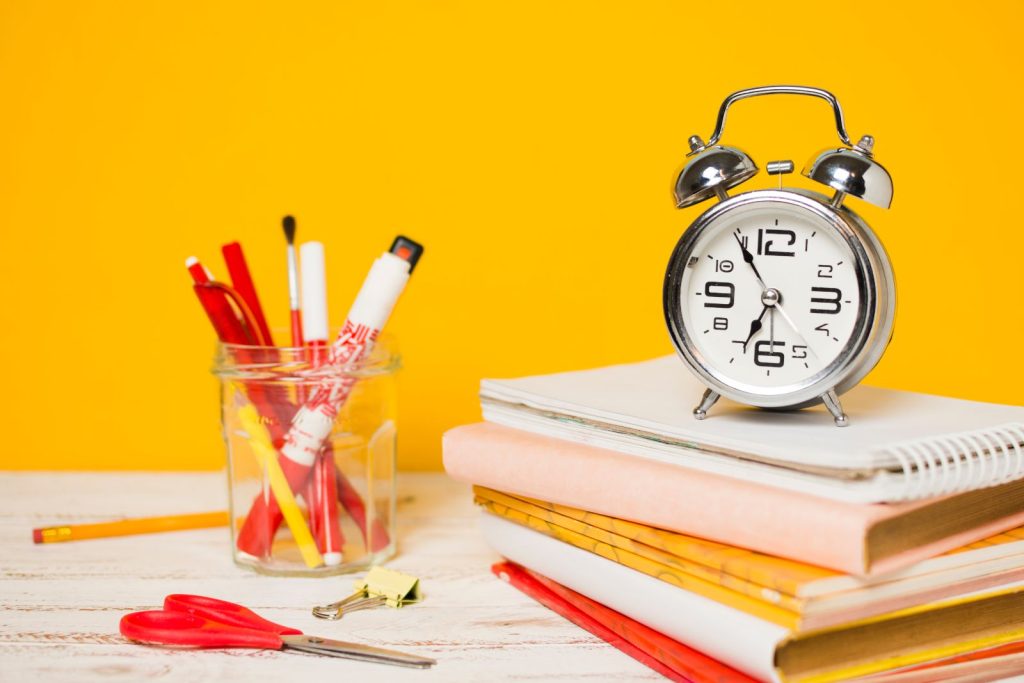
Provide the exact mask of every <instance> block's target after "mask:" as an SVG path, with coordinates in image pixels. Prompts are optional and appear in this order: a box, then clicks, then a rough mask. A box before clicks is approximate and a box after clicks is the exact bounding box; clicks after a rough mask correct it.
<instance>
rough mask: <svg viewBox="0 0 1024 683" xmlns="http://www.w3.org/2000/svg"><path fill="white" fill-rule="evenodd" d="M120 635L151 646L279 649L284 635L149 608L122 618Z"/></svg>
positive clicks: (182, 613) (194, 615) (282, 645)
mask: <svg viewBox="0 0 1024 683" xmlns="http://www.w3.org/2000/svg"><path fill="white" fill-rule="evenodd" d="M121 635H123V636H124V637H125V638H128V639H129V640H135V641H138V642H140V643H147V644H150V645H171V646H174V647H254V648H260V649H265V650H280V649H281V648H282V647H284V642H283V641H282V640H281V636H279V635H278V634H276V633H272V632H270V631H263V630H259V629H254V628H242V627H239V626H230V625H227V624H223V623H219V622H216V621H212V620H210V619H204V618H203V617H201V616H198V615H196V614H189V613H188V612H168V611H166V610H149V611H147V612H133V613H132V614H126V615H124V616H123V617H121Z"/></svg>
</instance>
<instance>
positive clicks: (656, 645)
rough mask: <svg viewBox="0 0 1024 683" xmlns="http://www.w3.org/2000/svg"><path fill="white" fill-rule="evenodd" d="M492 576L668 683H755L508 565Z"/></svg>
mask: <svg viewBox="0 0 1024 683" xmlns="http://www.w3.org/2000/svg"><path fill="white" fill-rule="evenodd" d="M491 571H492V572H494V574H495V576H497V577H498V578H500V579H502V580H503V581H507V582H508V583H510V584H512V585H513V586H514V587H515V588H517V589H519V590H520V591H522V592H523V593H525V594H526V595H528V596H530V597H531V598H533V599H534V600H536V601H537V602H539V603H540V604H542V605H544V606H545V607H547V608H548V609H550V610H552V611H553V612H555V613H557V614H559V615H561V616H563V617H565V618H566V619H568V620H569V621H571V622H572V623H574V624H576V625H577V626H579V627H580V628H583V629H585V630H587V631H589V632H590V633H592V634H594V635H595V636H597V637H598V638H600V639H601V640H604V641H605V642H606V643H608V644H609V645H612V646H614V647H616V648H617V649H619V650H621V651H622V652H625V653H626V654H627V655H629V656H630V657H632V658H633V659H635V660H637V661H638V662H640V663H642V664H645V665H646V666H648V667H650V668H652V669H654V670H655V671H657V672H658V673H660V674H661V675H663V676H665V677H666V678H668V679H670V680H673V681H688V682H690V683H752V682H753V681H754V680H755V679H753V678H750V677H749V676H747V675H746V674H743V673H740V672H739V671H736V670H735V669H733V668H731V667H729V666H726V665H725V664H722V663H721V662H719V661H718V660H716V659H712V658H711V657H708V656H707V655H705V654H702V653H700V652H698V651H697V650H694V649H692V648H689V647H687V646H686V645H683V644H682V643H680V642H679V641H677V640H673V639H672V638H669V637H668V636H665V635H663V634H661V633H659V632H657V631H655V630H654V629H652V628H650V627H649V626H644V625H643V624H641V623H640V622H638V621H634V620H633V619H630V618H629V617H627V616H626V615H624V614H621V613H620V612H616V611H615V610H613V609H609V608H608V607H605V606H604V605H602V604H600V603H598V602H594V601H593V600H591V599H590V598H587V597H585V596H583V595H580V594H579V593H577V592H575V591H572V590H570V589H568V588H566V587H565V586H562V585H561V584H558V583H555V582H554V581H552V580H551V579H548V578H546V577H543V576H541V575H539V574H536V573H534V572H531V571H530V570H529V569H526V568H525V567H521V566H519V565H518V564H515V563H513V562H499V563H498V564H495V565H493V566H492V567H491Z"/></svg>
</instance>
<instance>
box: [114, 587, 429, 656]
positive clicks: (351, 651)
mask: <svg viewBox="0 0 1024 683" xmlns="http://www.w3.org/2000/svg"><path fill="white" fill-rule="evenodd" d="M121 635H122V636H124V637H125V638H128V639H129V640H134V641H137V642H140V643H145V644H147V645H164V646H171V647H195V648H206V647H211V648H216V647H252V648H260V649H267V650H282V649H284V650H287V649H293V650H299V651H302V652H312V653H313V654H318V655H327V656H329V657H343V658H345V659H356V660H359V661H362V662H376V663H380V664H396V665H398V666H408V667H413V668H417V669H425V668H427V667H430V666H433V665H434V664H436V663H437V662H436V660H433V659H430V658H429V657H418V656H416V655H411V654H406V653H404V652H396V651H395V650H385V649H382V648H379V647H371V646H369V645H361V644H359V643H345V642H342V641H340V640H330V639H328V638H317V637H315V636H307V635H303V633H302V631H299V630H298V629H294V628H288V627H287V626H281V625H280V624H275V623H274V622H272V621H267V620H266V619H264V618H263V617H261V616H259V615H258V614H256V613H255V612H253V611H252V610H251V609H249V608H248V607H242V606H241V605H236V604H235V603H233V602H227V601H225V600H218V599H217V598H206V597H203V596H201V595H181V594H175V595H168V596H167V597H166V598H164V608H163V609H162V610H149V611H146V612H133V613H131V614H126V615H125V616H123V617H121Z"/></svg>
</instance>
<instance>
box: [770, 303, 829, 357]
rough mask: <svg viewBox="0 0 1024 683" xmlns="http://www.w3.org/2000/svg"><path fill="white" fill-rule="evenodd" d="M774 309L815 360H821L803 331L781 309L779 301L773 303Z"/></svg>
mask: <svg viewBox="0 0 1024 683" xmlns="http://www.w3.org/2000/svg"><path fill="white" fill-rule="evenodd" d="M775 309H776V310H777V311H778V312H779V315H781V316H782V317H783V319H784V320H785V321H786V323H787V324H788V325H789V327H790V329H791V330H793V334H795V335H796V336H797V337H799V338H800V341H802V342H803V343H804V346H806V347H807V350H808V351H810V352H811V355H812V356H814V358H815V360H821V359H820V358H818V354H816V353H815V352H814V348H813V347H812V346H811V344H810V342H808V341H807V337H805V336H804V335H803V333H802V332H800V330H799V329H798V328H797V326H796V324H795V323H794V322H793V319H792V318H790V317H789V315H788V314H787V313H786V311H785V310H783V308H782V304H781V303H777V304H775Z"/></svg>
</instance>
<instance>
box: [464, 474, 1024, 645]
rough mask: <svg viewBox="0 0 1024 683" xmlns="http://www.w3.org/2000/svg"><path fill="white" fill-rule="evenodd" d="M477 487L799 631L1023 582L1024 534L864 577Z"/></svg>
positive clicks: (631, 561) (500, 504) (589, 545)
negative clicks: (909, 567) (882, 575)
mask: <svg viewBox="0 0 1024 683" xmlns="http://www.w3.org/2000/svg"><path fill="white" fill-rule="evenodd" d="M474 491H475V493H476V497H477V502H478V503H479V504H481V505H482V506H484V507H486V508H487V509H488V510H489V511H491V512H492V513H494V514H496V515H499V516H502V517H505V518H508V519H511V520H512V521H515V522H517V523H519V524H522V525H524V526H529V527H530V528H533V529H536V530H538V531H541V532H542V533H545V534H547V535H548V536H552V537H555V538H558V539H559V540H562V541H564V542H566V543H570V544H572V545H575V546H577V547H579V548H583V549H584V550H588V551H590V552H594V553H596V554H598V555H601V556H602V557H606V558H608V559H612V560H614V561H616V562H619V563H620V564H623V565H626V566H628V567H630V568H632V569H635V570H637V571H641V572H643V573H645V574H648V575H651V576H656V577H657V578H660V579H661V580H664V581H667V582H669V583H672V584H673V585H678V586H683V587H685V588H687V590H691V591H693V592H695V593H697V594H700V595H702V596H705V597H708V598H711V599H713V600H716V601H718V602H721V603H723V604H727V605H729V606H731V607H734V608H736V609H740V610H742V611H744V612H747V613H749V614H753V615H755V616H758V617H760V618H763V619H766V620H768V621H771V622H773V623H776V624H779V625H781V626H786V627H787V628H791V629H793V630H794V631H806V630H814V629H822V628H829V627H833V626H836V625H840V624H843V623H849V622H851V621H856V620H863V619H870V618H872V617H876V616H878V615H882V614H889V613H893V612H897V611H900V610H906V609H908V608H912V607H914V606H915V605H918V604H920V603H921V602H923V601H934V600H938V599H943V598H949V597H954V596H956V595H962V594H965V593H968V592H971V591H976V590H983V589H991V588H993V587H999V586H1003V585H1007V584H1008V583H1010V582H1013V581H1020V580H1024V529H1015V530H1012V531H1010V532H1007V533H1004V534H999V535H997V536H993V537H992V538H989V539H986V540H984V541H980V542H978V543H974V544H971V545H969V546H965V547H964V548H961V549H958V550H956V551H953V552H951V553H948V554H947V555H946V556H942V557H939V558H933V559H931V560H926V561H924V562H922V563H919V565H916V566H915V567H913V568H911V569H908V570H905V571H903V572H900V573H898V574H896V575H893V576H889V577H882V578H878V577H874V578H870V579H865V578H860V577H853V576H847V575H843V574H840V573H838V572H834V571H830V570H826V569H822V568H819V567H814V566H812V565H807V564H802V563H800V562H795V561H792V560H786V559H782V558H777V557H772V556H769V555H764V554H762V553H756V552H753V551H749V550H745V549H742V548H736V547H732V546H727V545H724V544H721V543H715V542H712V541H707V540H704V539H699V538H695V537H692V536H685V535H683V534H678V533H674V532H669V531H665V530H663V529H656V528H653V527H648V526H645V525H642V524H637V523H635V522H629V521H626V520H621V519H615V518H612V517H608V516H606V515H600V514H596V513H592V512H587V511H583V510H578V509H575V508H571V507H567V506H563V505H555V504H551V503H546V502H543V501H538V500H533V499H529V498H525V497H522V496H513V495H509V494H506V493H502V492H499V491H494V490H492V489H486V488H483V487H475V488H474ZM684 584H685V585H684Z"/></svg>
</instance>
